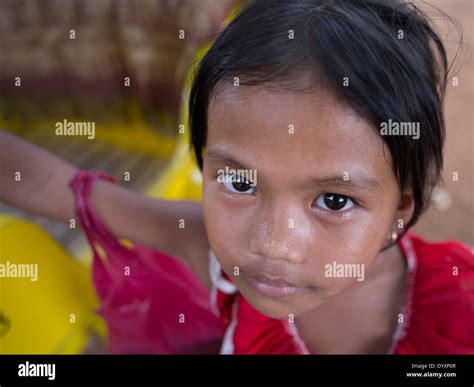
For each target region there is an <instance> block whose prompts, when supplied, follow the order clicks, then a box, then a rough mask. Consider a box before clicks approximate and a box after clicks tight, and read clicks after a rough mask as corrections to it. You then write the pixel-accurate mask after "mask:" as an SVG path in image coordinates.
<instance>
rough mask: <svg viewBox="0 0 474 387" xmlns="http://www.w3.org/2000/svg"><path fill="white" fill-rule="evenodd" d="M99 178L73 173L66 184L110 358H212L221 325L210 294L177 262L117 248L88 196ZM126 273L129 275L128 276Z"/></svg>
mask: <svg viewBox="0 0 474 387" xmlns="http://www.w3.org/2000/svg"><path fill="white" fill-rule="evenodd" d="M98 178H101V179H105V180H108V181H112V182H113V181H114V179H113V178H112V177H110V176H108V175H106V174H104V173H91V172H85V171H79V172H78V173H77V174H76V176H75V177H74V179H73V180H72V181H71V182H70V187H71V189H72V190H73V192H74V196H75V202H76V213H77V216H78V218H79V221H80V224H81V226H82V228H83V230H84V233H85V234H86V236H87V239H88V241H89V243H90V246H91V248H92V250H93V264H92V281H93V283H94V286H95V289H96V291H97V294H98V296H99V300H100V308H99V310H98V313H99V314H100V315H101V316H102V317H103V318H104V320H105V322H106V324H107V328H108V335H109V346H110V351H111V352H112V353H153V354H174V353H217V352H218V349H219V346H220V342H221V340H222V336H223V325H222V323H221V322H220V321H219V319H218V318H217V317H216V316H215V315H214V314H213V313H212V311H211V306H210V294H209V292H208V290H207V289H205V288H204V286H203V285H202V284H201V283H200V281H199V280H198V279H197V278H196V277H195V275H194V274H193V273H192V272H191V270H190V269H189V268H188V267H187V266H186V265H184V264H183V263H181V262H180V261H178V260H177V259H175V258H173V257H170V256H167V255H165V254H161V253H159V252H155V251H151V250H149V249H147V248H144V247H142V246H138V245H134V246H133V247H131V248H127V247H125V246H123V245H122V244H121V243H120V242H119V241H118V240H117V238H116V237H115V236H114V235H112V233H111V232H110V231H109V230H108V229H107V228H106V227H105V225H104V224H103V223H102V222H101V220H100V219H99V217H98V216H97V213H96V212H95V210H94V208H93V206H92V204H91V202H90V194H91V191H92V187H93V185H94V182H95V181H96V180H97V179H98ZM128 274H129V275H128Z"/></svg>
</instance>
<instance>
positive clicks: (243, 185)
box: [224, 176, 256, 195]
mask: <svg viewBox="0 0 474 387" xmlns="http://www.w3.org/2000/svg"><path fill="white" fill-rule="evenodd" d="M224 186H225V187H226V188H227V190H228V191H230V192H232V193H241V194H247V195H248V194H254V193H255V192H256V188H255V184H253V183H252V181H250V180H248V179H245V178H244V177H241V176H234V177H232V178H229V179H228V180H227V181H226V182H225V183H224Z"/></svg>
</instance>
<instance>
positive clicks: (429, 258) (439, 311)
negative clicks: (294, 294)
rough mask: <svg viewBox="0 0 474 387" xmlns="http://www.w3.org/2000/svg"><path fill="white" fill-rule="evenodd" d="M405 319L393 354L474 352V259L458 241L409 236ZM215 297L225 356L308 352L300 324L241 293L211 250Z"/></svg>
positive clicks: (404, 248) (404, 241) (401, 243)
mask: <svg viewBox="0 0 474 387" xmlns="http://www.w3.org/2000/svg"><path fill="white" fill-rule="evenodd" d="M399 246H400V249H401V250H402V252H403V254H404V256H405V258H406V260H407V270H408V273H407V280H406V287H405V300H404V305H403V310H402V314H403V317H404V318H403V320H404V322H403V323H401V324H399V326H398V328H397V330H396V332H395V334H394V337H393V343H392V347H391V348H390V350H389V353H394V354H474V258H473V253H472V251H471V250H470V249H468V248H467V247H466V246H464V245H463V244H461V243H459V242H446V243H429V242H426V241H424V240H423V239H421V238H419V237H416V236H413V235H411V234H410V233H407V234H405V236H404V237H403V238H401V240H400V241H399ZM210 255H211V256H210V272H211V278H212V280H213V283H214V289H213V292H212V301H213V305H214V306H215V308H216V310H217V311H218V312H219V314H220V316H221V318H222V320H223V322H224V323H225V324H226V326H227V329H226V333H225V336H224V341H223V344H222V346H221V353H225V354H308V353H310V351H309V350H308V348H307V347H306V346H305V344H304V342H303V340H302V339H301V338H300V337H299V335H298V331H297V329H296V326H295V324H292V323H289V322H288V320H287V319H285V320H275V319H271V318H269V317H266V316H264V315H262V314H261V313H259V312H258V311H257V310H255V309H254V308H253V307H252V306H251V305H250V304H249V303H248V302H247V301H246V300H245V299H244V298H243V297H242V296H241V295H240V294H239V293H238V291H237V289H236V288H235V286H234V285H232V283H231V282H230V280H229V278H228V277H227V276H226V275H225V274H224V273H223V272H222V271H221V269H220V267H219V264H218V262H217V260H216V258H215V257H214V256H213V254H212V253H211V254H210Z"/></svg>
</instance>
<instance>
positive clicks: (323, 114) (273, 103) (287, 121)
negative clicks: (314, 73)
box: [203, 86, 403, 319]
mask: <svg viewBox="0 0 474 387" xmlns="http://www.w3.org/2000/svg"><path fill="white" fill-rule="evenodd" d="M208 117H209V120H208V137H207V144H206V155H205V159H204V170H203V175H204V181H203V208H204V220H205V225H206V230H207V234H208V237H209V242H210V245H211V248H212V250H213V251H214V253H215V255H216V257H217V258H218V260H219V262H220V264H221V266H222V268H223V270H224V271H225V273H226V274H227V275H228V276H229V277H230V278H231V280H232V281H233V282H234V283H235V285H236V286H237V287H238V289H239V291H240V292H241V293H242V295H243V296H244V297H245V298H246V299H247V300H248V301H249V302H250V303H251V304H252V305H253V306H254V307H255V308H256V309H257V310H259V311H260V312H261V313H263V314H265V315H267V316H270V317H273V318H279V319H282V318H287V317H288V316H290V315H293V316H295V317H296V316H298V315H300V314H302V313H305V312H307V311H309V310H311V309H314V308H316V307H318V306H319V305H321V304H322V303H323V302H325V301H326V300H328V299H329V298H331V297H332V296H334V295H335V294H337V293H339V292H341V290H343V289H344V288H346V287H348V286H349V285H351V284H354V283H356V282H357V281H363V280H364V279H365V274H366V273H367V271H368V269H369V267H370V265H371V264H372V262H373V261H374V260H375V258H376V257H377V255H378V254H379V252H380V249H381V248H382V247H383V245H384V243H385V241H386V239H387V235H388V234H390V233H391V232H392V231H394V230H395V231H396V230H397V228H396V226H397V219H398V218H399V217H400V216H402V215H403V214H401V210H400V196H401V195H400V191H399V186H398V182H397V179H396V177H395V175H394V172H393V170H392V166H391V165H392V164H391V163H392V161H391V156H390V152H389V150H388V148H387V147H386V146H385V145H384V142H383V141H382V139H381V138H380V136H379V135H378V134H377V133H376V132H375V131H374V129H373V127H371V126H370V125H369V124H368V123H367V122H366V121H365V120H363V119H361V118H360V117H359V116H358V115H357V114H356V113H355V112H354V111H353V110H351V109H350V108H348V107H347V106H345V105H343V104H342V103H340V102H339V101H338V100H337V98H336V97H335V96H333V95H332V94H331V93H330V92H327V91H323V90H321V91H320V92H314V93H311V94H310V93H300V94H297V93H292V92H283V91H280V92H275V91H268V90H265V89H264V88H261V87H258V86H240V87H232V86H225V87H224V88H223V89H222V91H221V92H220V93H219V94H217V96H216V98H211V103H210V106H209V111H208ZM226 167H227V168H226ZM238 170H246V171H248V174H247V175H246V174H242V173H240V174H239V173H238V172H235V174H236V175H238V176H239V177H238V178H237V179H235V175H233V171H238ZM255 173H256V178H255ZM233 177H234V178H233ZM247 179H248V180H247ZM250 179H253V180H250ZM236 180H237V181H236ZM255 183H256V184H255Z"/></svg>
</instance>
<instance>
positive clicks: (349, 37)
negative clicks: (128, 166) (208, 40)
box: [189, 0, 448, 231]
mask: <svg viewBox="0 0 474 387" xmlns="http://www.w3.org/2000/svg"><path fill="white" fill-rule="evenodd" d="M291 34H293V36H291ZM291 37H293V39H291ZM303 73H304V74H308V73H309V74H312V75H313V78H312V79H318V80H319V81H321V82H323V83H324V85H325V86H326V87H328V88H329V89H330V90H331V91H332V92H335V93H336V94H337V95H338V96H339V97H340V98H341V99H342V100H343V101H344V102H346V103H347V104H348V105H349V106H350V107H352V108H353V109H354V110H355V111H356V112H357V113H358V114H360V115H361V116H362V117H364V118H366V119H367V120H368V121H369V122H371V123H372V124H373V125H374V126H375V127H376V128H379V127H380V124H381V123H382V122H387V121H388V120H389V119H391V120H392V121H394V122H395V121H396V122H419V123H420V135H419V138H418V139H414V138H413V137H410V136H390V135H388V136H382V138H383V140H384V142H385V144H386V145H387V147H388V148H389V149H390V152H391V155H392V159H393V169H394V171H395V173H396V176H397V178H398V182H399V186H400V189H401V190H402V192H403V191H405V190H411V192H412V193H413V196H414V202H415V208H414V213H413V216H412V218H411V219H410V221H409V222H408V223H407V225H405V231H406V229H408V228H409V227H411V226H412V225H413V224H414V223H415V222H416V221H417V220H418V218H419V216H420V214H421V213H422V212H423V211H424V210H425V208H426V207H427V205H428V203H429V200H430V197H431V192H432V189H433V188H434V186H435V185H436V184H437V182H438V180H439V178H440V173H441V170H442V166H443V153H442V148H443V143H444V139H445V127H444V119H443V98H444V93H445V88H446V81H447V76H448V75H447V74H448V65H447V56H446V52H445V48H444V46H443V43H442V41H441V39H440V38H439V36H438V35H437V33H436V32H435V31H434V29H433V28H432V27H431V25H430V23H429V21H428V19H427V18H426V16H425V15H424V14H423V12H421V10H420V9H419V8H417V7H416V6H415V5H414V4H412V3H406V2H403V1H399V0H273V1H269V0H255V1H250V2H249V3H248V4H247V5H246V6H245V7H244V8H243V9H242V11H241V12H240V13H239V14H238V15H237V16H236V17H235V18H234V19H233V20H232V21H231V22H230V24H229V25H228V26H227V27H226V28H225V29H224V30H223V32H222V33H221V34H220V35H219V36H218V37H217V39H216V40H215V42H214V43H213V45H212V46H211V48H210V49H209V50H208V51H207V53H206V55H205V56H204V57H203V59H202V60H201V62H200V63H199V66H198V67H197V71H196V73H195V76H194V79H193V84H192V89H191V93H190V99H189V123H190V127H191V145H192V147H193V150H194V154H195V156H196V159H197V162H198V165H199V167H200V168H201V169H202V166H203V150H204V148H205V145H206V137H207V112H208V105H209V102H210V98H211V96H212V95H213V93H214V92H215V91H216V88H217V87H218V86H219V85H221V84H223V83H225V82H232V83H233V81H234V77H238V78H239V83H240V85H263V86H271V85H273V87H278V88H287V89H291V88H293V87H301V86H303V87H305V88H308V89H310V88H311V87H314V86H315V83H314V82H313V83H312V84H309V83H308V81H307V77H306V81H303V82H302V81H301V79H302V77H301V75H302V74H303ZM344 80H346V81H347V80H348V81H349V84H348V85H347V83H346V84H345V82H344Z"/></svg>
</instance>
